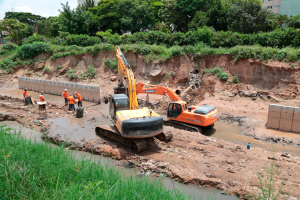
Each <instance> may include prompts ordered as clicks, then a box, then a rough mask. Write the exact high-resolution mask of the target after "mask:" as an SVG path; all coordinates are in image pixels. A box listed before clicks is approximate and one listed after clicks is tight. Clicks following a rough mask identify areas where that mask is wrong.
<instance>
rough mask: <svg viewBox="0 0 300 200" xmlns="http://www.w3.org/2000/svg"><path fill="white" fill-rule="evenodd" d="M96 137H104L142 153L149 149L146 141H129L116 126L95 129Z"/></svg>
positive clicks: (103, 126)
mask: <svg viewBox="0 0 300 200" xmlns="http://www.w3.org/2000/svg"><path fill="white" fill-rule="evenodd" d="M95 132H96V135H102V136H105V137H107V138H109V139H112V140H114V141H117V142H120V143H121V144H123V145H125V146H128V147H130V148H132V149H134V150H135V152H136V153H140V152H142V151H144V150H146V149H147V143H146V141H145V140H144V139H128V138H124V137H123V136H122V135H120V133H119V131H118V130H117V128H116V127H115V126H114V125H102V126H97V127H96V129H95Z"/></svg>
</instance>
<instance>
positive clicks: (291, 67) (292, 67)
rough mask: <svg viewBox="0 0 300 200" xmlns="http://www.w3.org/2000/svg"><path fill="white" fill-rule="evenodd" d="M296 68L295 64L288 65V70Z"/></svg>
mask: <svg viewBox="0 0 300 200" xmlns="http://www.w3.org/2000/svg"><path fill="white" fill-rule="evenodd" d="M296 66H297V65H296V64H295V63H291V65H290V67H289V68H290V69H295V68H296Z"/></svg>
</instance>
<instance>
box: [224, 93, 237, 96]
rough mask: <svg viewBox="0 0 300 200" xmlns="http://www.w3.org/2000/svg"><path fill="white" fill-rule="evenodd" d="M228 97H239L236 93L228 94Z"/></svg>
mask: <svg viewBox="0 0 300 200" xmlns="http://www.w3.org/2000/svg"><path fill="white" fill-rule="evenodd" d="M226 95H227V96H228V97H235V96H236V95H237V93H236V92H226Z"/></svg>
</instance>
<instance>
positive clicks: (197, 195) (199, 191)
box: [0, 121, 239, 200]
mask: <svg viewBox="0 0 300 200" xmlns="http://www.w3.org/2000/svg"><path fill="white" fill-rule="evenodd" d="M0 125H6V126H7V127H9V128H13V129H15V130H16V131H17V132H19V131H21V133H22V135H24V136H25V138H26V139H35V140H36V141H37V142H44V141H43V140H42V139H41V133H40V132H38V131H35V130H32V129H29V128H25V127H23V126H22V125H20V124H19V123H17V122H13V121H6V122H1V123H0ZM49 145H51V146H53V147H57V146H56V145H54V144H49ZM71 151H72V154H73V155H74V156H76V158H78V159H87V160H88V159H91V160H92V161H93V162H99V163H100V164H101V165H102V166H111V167H113V166H116V164H117V161H116V160H112V159H110V158H106V157H103V156H100V155H92V154H90V153H87V152H81V151H73V150H71ZM117 169H118V170H120V171H121V172H122V174H123V175H124V176H135V177H137V178H143V177H146V176H147V175H146V174H140V173H139V171H138V170H137V169H127V168H123V167H117ZM147 177H148V178H149V180H150V181H154V180H157V178H155V177H153V176H147ZM161 181H162V183H163V185H164V186H165V188H166V189H167V190H170V191H174V192H177V191H181V192H183V193H185V194H186V195H189V196H190V197H191V198H192V199H216V200H221V199H222V200H236V199H239V198H237V197H234V196H229V195H224V194H222V192H221V191H219V190H216V189H206V188H201V187H198V186H196V185H186V184H182V183H178V182H176V181H173V180H172V179H170V178H168V177H163V178H162V179H161Z"/></svg>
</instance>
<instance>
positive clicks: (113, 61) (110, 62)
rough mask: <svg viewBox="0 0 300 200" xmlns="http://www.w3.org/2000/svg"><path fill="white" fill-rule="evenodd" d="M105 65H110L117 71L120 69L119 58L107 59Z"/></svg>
mask: <svg viewBox="0 0 300 200" xmlns="http://www.w3.org/2000/svg"><path fill="white" fill-rule="evenodd" d="M104 67H105V68H106V67H109V68H111V69H113V70H114V72H115V73H116V72H117V71H118V62H117V59H115V58H114V59H105V60H104Z"/></svg>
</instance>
